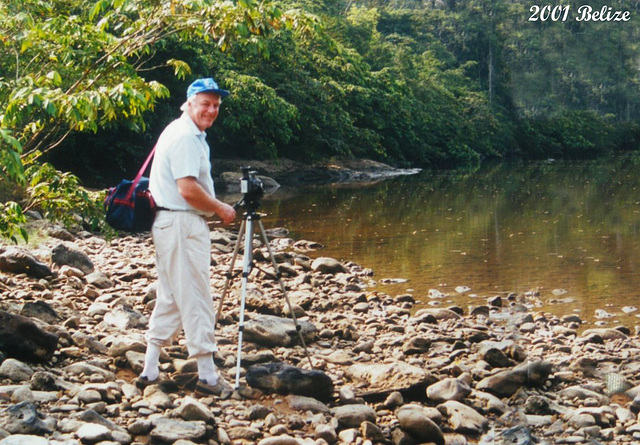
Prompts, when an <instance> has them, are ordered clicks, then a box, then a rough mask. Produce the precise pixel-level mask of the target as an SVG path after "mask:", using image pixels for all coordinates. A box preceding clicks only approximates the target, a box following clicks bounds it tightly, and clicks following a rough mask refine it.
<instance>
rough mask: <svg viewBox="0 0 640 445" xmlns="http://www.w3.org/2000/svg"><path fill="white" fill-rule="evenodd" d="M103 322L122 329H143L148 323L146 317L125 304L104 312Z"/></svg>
mask: <svg viewBox="0 0 640 445" xmlns="http://www.w3.org/2000/svg"><path fill="white" fill-rule="evenodd" d="M104 322H105V323H108V324H110V325H111V326H115V327H117V328H120V329H122V330H130V329H135V328H139V329H144V328H146V327H147V325H148V324H149V320H148V319H147V317H145V316H144V315H142V314H141V313H140V312H138V311H135V310H133V309H132V308H131V307H129V306H125V305H121V306H118V307H116V308H115V309H113V310H112V311H110V312H107V313H106V314H104Z"/></svg>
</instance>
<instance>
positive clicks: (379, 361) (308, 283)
mask: <svg viewBox="0 0 640 445" xmlns="http://www.w3.org/2000/svg"><path fill="white" fill-rule="evenodd" d="M43 230H45V231H46V233H47V235H46V237H44V238H42V241H41V242H40V244H39V245H38V246H37V247H31V248H29V249H26V248H15V247H10V246H2V247H1V248H0V270H1V271H2V272H0V292H2V298H1V299H0V309H1V311H0V319H2V323H0V350H1V351H2V353H3V355H2V357H0V358H1V359H2V364H1V365H0V379H1V381H0V405H1V409H0V437H5V438H4V439H2V440H0V445H9V444H35V445H38V444H55V445H62V444H64V445H79V444H100V445H115V444H144V443H158V444H169V443H174V444H177V445H188V444H245V443H246V444H249V443H258V444H261V445H278V444H281V445H288V444H318V445H321V444H327V443H328V444H334V443H341V444H342V443H344V444H369V443H375V444H377V443H382V444H397V445H401V444H413V443H435V444H447V445H458V444H460V445H463V444H467V443H482V444H520V445H525V444H532V443H546V444H575V443H578V444H579V443H590V444H595V443H615V444H621V443H640V422H639V421H638V412H639V411H640V395H639V393H640V377H639V376H638V371H639V370H640V362H639V360H638V358H640V341H639V339H638V334H637V333H636V332H630V331H629V329H627V328H625V327H618V328H615V329H604V328H603V329H589V330H586V331H581V330H580V325H581V320H580V319H579V318H578V317H577V316H575V315H568V316H565V317H562V318H561V317H557V316H553V315H550V314H546V313H540V312H530V311H528V310H527V309H526V307H527V305H526V304H525V303H526V301H525V299H526V298H527V297H526V296H524V295H510V296H508V297H505V298H497V297H492V298H487V299H485V300H484V301H483V304H482V305H479V306H476V307H448V308H433V309H421V310H415V309H414V303H415V299H416V298H419V297H421V296H419V295H409V294H403V295H388V294H384V293H381V292H377V291H371V290H370V285H371V284H372V281H373V280H375V275H374V274H373V272H372V271H370V270H367V269H364V268H363V267H361V266H359V265H356V264H352V263H340V262H338V261H336V260H334V259H331V258H322V251H321V249H320V247H321V246H319V245H318V244H317V243H314V242H312V241H308V240H293V239H289V238H287V234H286V230H283V229H281V230H271V231H269V236H270V238H271V244H272V246H273V248H274V250H275V252H276V259H277V261H278V263H279V269H280V272H281V273H282V274H283V278H282V282H283V283H284V285H285V287H286V289H287V295H288V297H289V299H290V300H291V302H292V306H293V310H294V313H295V314H296V315H297V320H298V322H299V324H300V327H301V329H300V333H301V335H302V336H303V338H304V339H305V340H306V345H307V352H308V356H307V354H306V353H305V349H304V348H303V347H302V346H301V343H300V341H299V338H298V337H299V336H298V333H297V332H296V329H295V327H294V326H293V323H292V319H291V317H290V311H289V308H288V305H286V304H285V299H284V298H283V296H282V294H281V291H280V286H279V284H278V282H277V281H276V280H274V278H273V273H274V271H273V269H272V267H271V263H270V262H269V261H267V259H268V258H267V257H268V255H267V251H266V249H265V248H264V246H259V245H258V243H256V250H255V260H256V266H257V267H256V268H255V269H254V272H253V274H252V278H253V279H252V282H251V284H250V286H249V289H248V293H247V301H246V302H247V314H246V315H247V318H248V320H247V323H246V326H245V330H244V345H243V346H244V347H243V355H242V359H243V361H242V368H241V369H240V370H239V372H240V375H241V379H240V383H241V387H240V389H239V390H238V391H236V392H234V393H233V394H228V395H226V396H225V397H222V398H220V397H209V396H207V397H203V396H201V395H199V394H197V393H194V392H193V389H192V388H193V384H194V378H195V374H194V372H195V362H194V361H193V360H189V359H188V357H187V353H186V348H185V346H184V344H183V341H182V340H183V339H182V337H179V338H178V339H176V342H175V343H174V345H172V346H171V347H168V348H165V351H164V354H163V356H162V371H163V373H164V374H166V376H167V377H168V378H170V380H168V381H166V382H165V383H163V384H162V385H154V386H150V387H148V388H146V389H145V390H144V391H141V390H139V389H137V388H136V387H135V386H134V385H133V380H134V378H135V377H136V376H137V374H138V373H139V371H140V370H141V367H142V360H143V353H144V338H143V334H144V331H145V329H146V325H147V323H148V317H149V315H150V313H151V310H152V308H153V304H154V298H155V290H154V281H155V270H154V261H153V246H152V243H151V240H150V238H149V237H148V236H147V235H136V236H126V237H120V238H116V239H113V240H105V239H103V238H101V237H98V236H94V235H92V234H90V233H87V232H78V233H73V234H72V233H70V232H68V231H66V230H62V229H59V228H54V227H48V226H47V227H46V228H44V229H43ZM236 237H237V234H236V233H235V232H234V231H232V230H223V229H213V230H212V232H211V238H212V243H213V244H212V246H213V249H212V258H211V267H212V272H213V279H212V282H211V285H212V289H213V292H214V294H215V295H217V296H219V295H220V294H221V292H222V288H223V287H224V284H225V278H224V277H225V273H226V272H228V271H229V267H230V261H231V252H232V250H233V247H234V245H235V240H236ZM240 263H241V262H240V261H238V264H236V266H237V267H236V269H239V268H240ZM239 281H240V279H239V278H236V279H234V280H232V287H231V293H230V294H229V295H228V296H227V298H226V300H225V303H224V305H223V311H222V317H221V319H220V321H219V325H218V333H217V335H218V338H219V342H220V352H219V353H218V354H217V356H216V362H217V364H218V366H219V368H220V370H221V372H222V373H223V374H224V375H225V377H226V378H227V379H228V380H229V381H230V382H234V378H235V375H236V371H237V368H236V358H237V357H236V352H237V351H236V348H237V342H238V319H239V304H238V294H239V286H240V282H239ZM311 365H312V366H311ZM311 367H313V370H311Z"/></svg>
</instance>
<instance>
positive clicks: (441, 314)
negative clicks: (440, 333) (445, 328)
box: [414, 308, 462, 320]
mask: <svg viewBox="0 0 640 445" xmlns="http://www.w3.org/2000/svg"><path fill="white" fill-rule="evenodd" d="M429 315H430V316H433V317H434V318H435V319H436V320H459V319H461V318H462V316H461V315H460V314H458V313H456V312H454V311H452V310H451V309H440V308H436V309H420V310H419V311H418V312H416V314H415V315H414V317H415V318H422V317H425V316H429Z"/></svg>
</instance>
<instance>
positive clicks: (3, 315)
mask: <svg viewBox="0 0 640 445" xmlns="http://www.w3.org/2000/svg"><path fill="white" fill-rule="evenodd" d="M57 346H58V336H57V335H55V334H51V333H49V332H46V331H44V330H42V329H40V328H39V327H38V326H37V325H36V324H35V323H34V322H33V321H31V320H30V319H29V318H27V317H23V316H22V315H16V314H11V313H9V312H5V311H0V351H2V352H3V353H4V354H5V355H6V356H7V357H13V358H17V359H18V360H22V361H26V362H40V363H42V362H47V361H49V360H50V359H51V357H53V354H54V352H55V351H56V348H57Z"/></svg>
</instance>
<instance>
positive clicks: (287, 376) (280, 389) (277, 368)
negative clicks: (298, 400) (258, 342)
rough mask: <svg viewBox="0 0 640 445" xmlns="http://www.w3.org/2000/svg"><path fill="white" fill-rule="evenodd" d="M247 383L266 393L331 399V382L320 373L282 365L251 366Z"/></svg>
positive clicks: (322, 399) (321, 399) (324, 399)
mask: <svg viewBox="0 0 640 445" xmlns="http://www.w3.org/2000/svg"><path fill="white" fill-rule="evenodd" d="M246 379H247V383H248V384H249V385H250V386H251V387H253V388H258V389H261V390H263V391H266V392H270V393H277V394H284V395H286V394H297V395H301V396H307V397H313V398H314V399H318V400H320V401H328V400H331V399H332V398H333V381H332V380H331V378H330V377H329V376H328V375H326V374H325V373H324V372H322V371H307V370H303V369H299V368H296V367H294V366H291V365H286V364H284V363H270V364H266V365H255V366H251V367H250V368H249V369H248V370H247V375H246Z"/></svg>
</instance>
